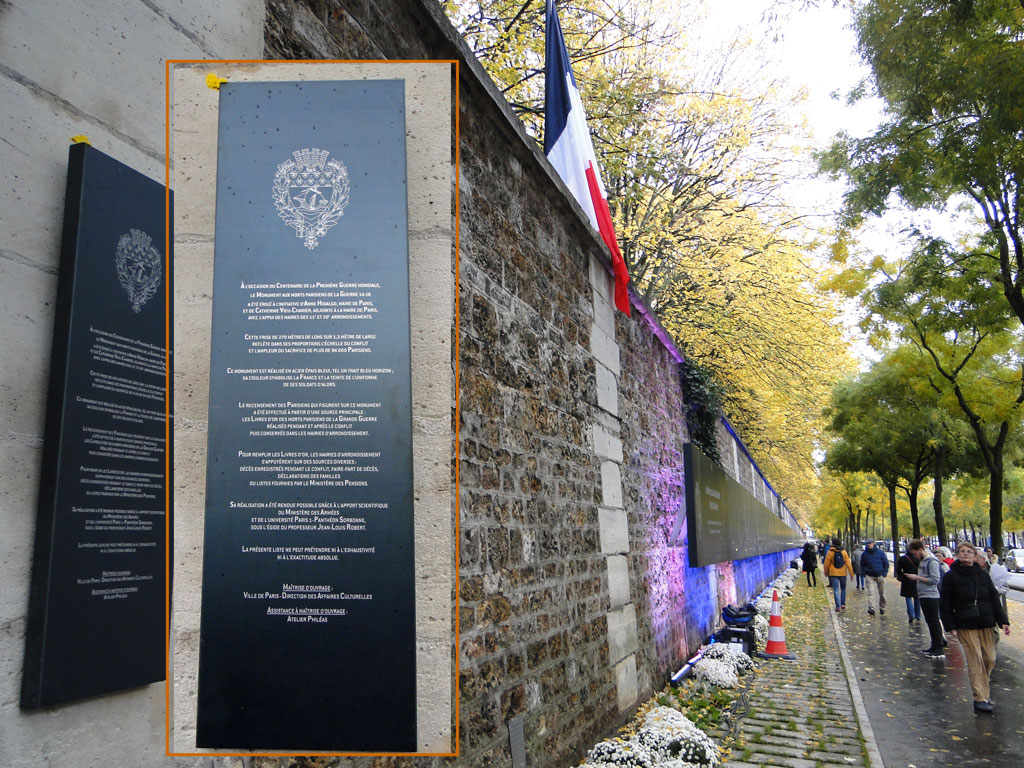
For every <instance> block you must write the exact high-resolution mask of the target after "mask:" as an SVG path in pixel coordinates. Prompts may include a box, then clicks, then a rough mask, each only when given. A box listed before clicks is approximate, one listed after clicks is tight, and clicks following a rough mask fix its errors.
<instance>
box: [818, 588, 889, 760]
mask: <svg viewBox="0 0 1024 768" xmlns="http://www.w3.org/2000/svg"><path fill="white" fill-rule="evenodd" d="M825 610H827V611H828V614H829V619H831V621H832V629H833V631H834V632H835V633H836V640H837V641H838V644H839V655H840V657H842V660H843V667H844V668H845V669H846V683H847V685H849V687H850V696H851V698H852V699H853V711H854V712H856V713H857V722H858V724H859V725H860V732H861V735H862V736H863V737H864V746H865V748H866V749H867V753H868V763H869V765H870V767H871V768H885V763H883V762H882V753H881V752H879V751H878V742H877V741H875V732H874V731H873V730H872V729H871V721H870V720H868V711H867V708H865V706H864V699H863V698H862V697H861V695H860V686H859V685H857V677H856V675H854V673H853V662H852V661H851V660H850V654H849V653H847V651H846V641H845V640H843V632H842V630H841V629H840V627H839V619H837V618H836V615H835V612H833V610H832V609H831V608H829V607H826V609H825Z"/></svg>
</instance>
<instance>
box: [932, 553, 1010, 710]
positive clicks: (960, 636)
mask: <svg viewBox="0 0 1024 768" xmlns="http://www.w3.org/2000/svg"><path fill="white" fill-rule="evenodd" d="M977 551H978V550H977V549H976V548H975V546H974V545H973V544H971V542H969V541H961V542H960V543H959V544H957V546H956V562H955V563H953V567H952V568H950V569H949V573H947V574H946V575H945V577H944V578H943V579H942V586H941V587H940V588H939V610H940V611H941V612H942V623H943V624H944V625H945V627H946V629H947V630H949V633H950V635H952V637H953V638H954V639H956V640H959V641H960V645H961V646H963V649H964V658H965V659H966V660H967V676H968V677H969V678H970V680H971V693H972V694H973V695H974V711H975V712H984V713H986V714H992V710H993V707H992V702H991V700H990V699H989V695H990V687H989V680H990V679H991V677H992V669H993V668H994V667H995V665H996V640H995V637H994V636H993V633H992V629H993V627H995V626H997V625H998V626H999V627H1000V628H1001V629H1002V630H1003V632H1005V633H1006V634H1007V635H1009V634H1010V620H1009V619H1008V618H1007V616H1006V611H1004V610H1003V604H1002V602H1001V601H1000V599H999V593H998V592H997V591H996V588H995V585H994V584H993V583H992V579H991V578H989V575H988V574H987V573H985V571H984V569H983V568H982V567H981V566H980V565H978V564H977V563H976V562H975V558H976V557H977Z"/></svg>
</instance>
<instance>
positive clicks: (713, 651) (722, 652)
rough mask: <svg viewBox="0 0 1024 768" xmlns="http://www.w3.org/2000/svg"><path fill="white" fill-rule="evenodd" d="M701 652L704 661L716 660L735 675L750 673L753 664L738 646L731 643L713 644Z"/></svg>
mask: <svg viewBox="0 0 1024 768" xmlns="http://www.w3.org/2000/svg"><path fill="white" fill-rule="evenodd" d="M701 651H702V652H703V654H704V658H705V659H717V660H718V661H722V662H724V663H726V664H728V665H729V666H731V667H732V668H733V669H734V670H735V671H736V672H737V674H742V673H744V672H750V671H751V670H753V669H754V662H753V661H752V660H751V658H750V657H749V656H748V655H747V654H745V653H744V652H743V651H742V650H741V649H740V647H739V646H738V645H736V644H733V643H713V644H712V645H706V646H704V647H703V648H702V649H701Z"/></svg>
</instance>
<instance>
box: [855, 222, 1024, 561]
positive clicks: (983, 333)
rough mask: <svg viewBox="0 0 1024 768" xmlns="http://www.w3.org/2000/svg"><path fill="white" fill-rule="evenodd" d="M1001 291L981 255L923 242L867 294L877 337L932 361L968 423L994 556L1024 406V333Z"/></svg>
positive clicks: (939, 388)
mask: <svg viewBox="0 0 1024 768" xmlns="http://www.w3.org/2000/svg"><path fill="white" fill-rule="evenodd" d="M998 291H999V286H998V284H997V283H995V282H994V281H993V280H992V279H991V276H990V275H989V273H988V272H987V270H986V269H985V256H984V253H983V252H978V251H967V252H962V251H961V250H960V249H958V248H954V247H953V246H951V245H950V244H949V243H946V242H945V241H943V240H940V239H934V238H924V239H922V240H921V242H920V243H919V245H918V247H917V248H916V249H915V252H914V254H913V256H912V257H911V258H910V259H909V260H908V262H907V264H906V265H904V267H903V268H902V269H901V270H900V271H899V272H897V273H895V274H892V275H886V279H884V280H883V281H882V282H881V283H880V284H879V285H877V286H876V287H875V288H874V290H873V291H871V292H869V297H870V301H871V303H870V309H871V310H872V315H871V316H870V317H869V318H868V320H867V322H868V323H869V324H873V325H874V327H875V329H876V332H877V333H878V334H880V335H885V334H888V333H896V334H898V335H900V336H902V337H903V338H904V339H906V340H908V341H909V342H911V343H912V344H914V345H915V346H917V347H918V348H919V349H920V350H921V351H922V353H924V354H925V355H927V357H928V358H930V359H931V361H932V363H933V368H934V371H935V373H936V374H937V375H935V376H934V377H930V378H929V383H930V384H931V385H932V386H933V388H935V390H936V392H939V393H946V395H947V399H951V400H952V401H953V403H955V405H956V407H958V408H959V409H960V411H961V412H962V413H963V415H964V416H965V417H966V419H967V423H968V424H969V425H970V428H971V431H972V432H973V434H974V437H975V440H976V443H977V447H978V451H979V452H980V454H981V457H982V458H983V460H984V464H985V467H986V468H987V470H988V474H989V480H990V481H989V504H990V520H989V527H990V530H991V532H992V538H993V548H995V549H996V551H999V550H1000V548H1001V546H1002V514H1003V503H1002V493H1003V483H1004V478H1005V470H1006V463H1005V458H1006V453H1007V451H1008V450H1012V449H1013V448H1014V444H1015V438H1016V436H1017V432H1018V430H1019V428H1020V424H1021V419H1022V409H1021V404H1022V403H1024V358H1022V351H1021V333H1020V332H1019V330H1018V331H1007V330H1005V327H1006V324H1007V320H1008V311H1007V307H1006V305H1005V304H1004V303H1002V302H1000V301H998ZM950 396H951V397H950Z"/></svg>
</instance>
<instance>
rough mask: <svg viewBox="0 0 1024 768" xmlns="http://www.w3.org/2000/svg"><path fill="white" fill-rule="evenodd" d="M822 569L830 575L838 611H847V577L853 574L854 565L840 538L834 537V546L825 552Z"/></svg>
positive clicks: (829, 579)
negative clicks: (841, 544)
mask: <svg viewBox="0 0 1024 768" xmlns="http://www.w3.org/2000/svg"><path fill="white" fill-rule="evenodd" d="M822 571H823V572H824V574H825V576H827V577H828V583H829V586H831V587H832V597H833V598H834V599H835V603H836V611H837V612H839V611H845V610H846V577H847V575H849V576H853V565H852V564H851V563H850V555H849V554H847V552H846V550H845V549H843V548H842V546H840V543H839V539H832V546H831V547H830V548H829V550H828V552H827V553H826V554H825V562H824V563H823V564H822Z"/></svg>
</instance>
